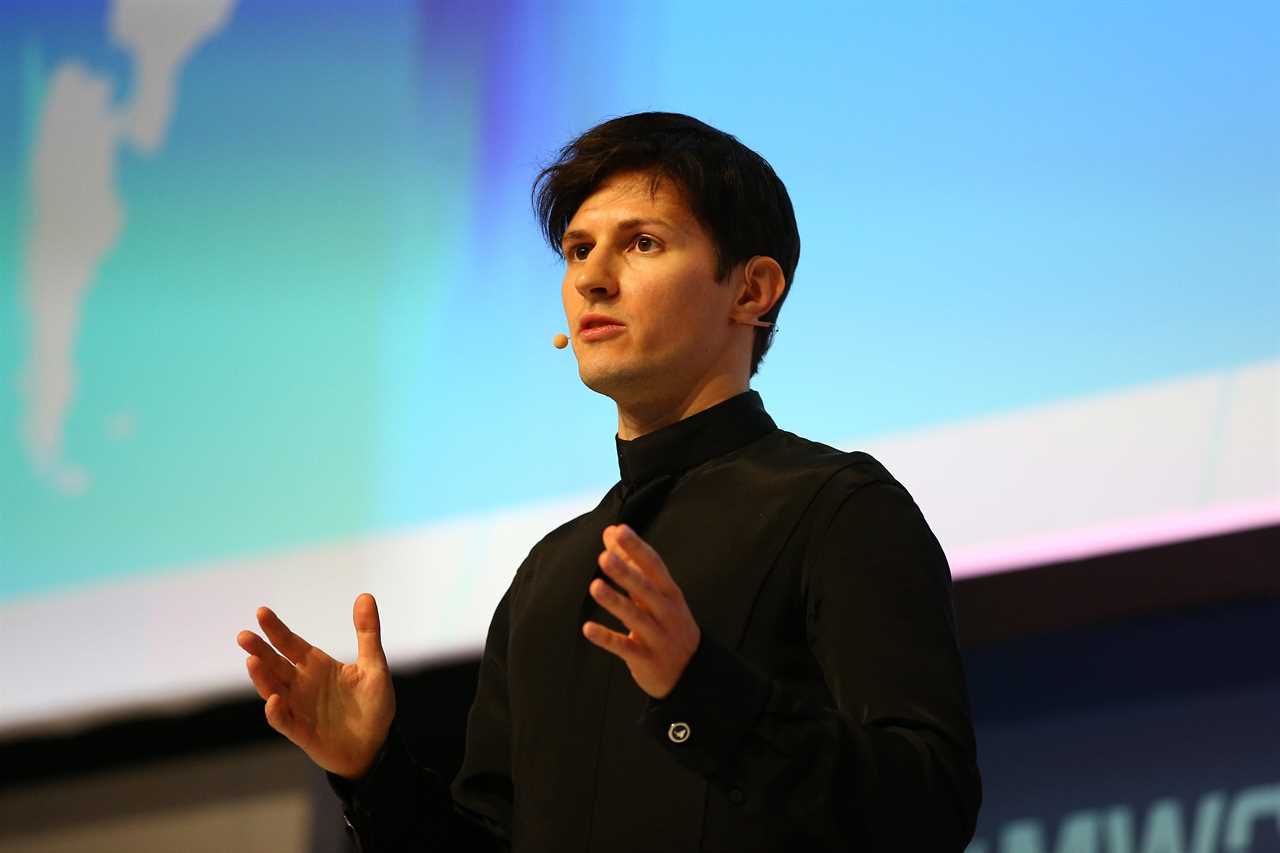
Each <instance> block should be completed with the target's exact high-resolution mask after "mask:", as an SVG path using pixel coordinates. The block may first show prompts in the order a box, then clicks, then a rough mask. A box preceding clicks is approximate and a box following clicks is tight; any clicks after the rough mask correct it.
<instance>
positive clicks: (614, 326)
mask: <svg viewBox="0 0 1280 853" xmlns="http://www.w3.org/2000/svg"><path fill="white" fill-rule="evenodd" d="M625 329H626V325H625V324H624V323H622V322H620V321H618V320H615V319H613V318H612V317H608V316H606V315H604V314H584V315H583V317H582V319H581V320H579V321H578V339H579V340H583V341H601V340H605V339H606V338H612V337H614V336H616V335H620V334H622V332H623V331H624V330H625Z"/></svg>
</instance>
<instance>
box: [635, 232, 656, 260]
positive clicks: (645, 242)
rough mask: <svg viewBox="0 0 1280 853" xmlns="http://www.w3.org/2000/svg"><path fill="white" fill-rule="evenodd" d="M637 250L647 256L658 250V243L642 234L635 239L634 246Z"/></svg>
mask: <svg viewBox="0 0 1280 853" xmlns="http://www.w3.org/2000/svg"><path fill="white" fill-rule="evenodd" d="M633 245H634V246H635V247H636V250H637V251H638V252H640V253H641V254H644V255H647V254H649V253H651V252H653V251H656V250H657V248H658V241H657V240H655V239H653V238H652V237H650V236H649V235H648V234H641V235H640V236H639V237H637V238H636V239H635V242H634V244H633Z"/></svg>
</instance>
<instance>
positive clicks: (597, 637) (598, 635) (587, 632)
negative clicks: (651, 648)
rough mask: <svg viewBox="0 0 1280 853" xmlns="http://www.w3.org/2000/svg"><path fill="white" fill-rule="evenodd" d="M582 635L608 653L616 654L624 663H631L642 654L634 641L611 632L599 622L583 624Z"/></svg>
mask: <svg viewBox="0 0 1280 853" xmlns="http://www.w3.org/2000/svg"><path fill="white" fill-rule="evenodd" d="M582 635H583V636H584V637H586V638H587V639H588V640H590V641H591V642H592V643H594V644H596V645H597V646H599V647H600V648H602V649H604V650H605V651H606V652H610V653H611V654H615V655H617V656H618V657H620V658H622V659H623V660H624V661H630V660H632V659H633V658H635V657H636V656H637V655H638V654H639V653H640V650H639V648H638V647H637V645H636V644H635V642H634V641H632V640H631V639H629V638H627V637H624V636H623V635H621V634H619V633H618V632H617V631H610V630H609V629H608V628H606V627H605V626H603V625H601V624H600V623H599V622H586V623H583V625H582Z"/></svg>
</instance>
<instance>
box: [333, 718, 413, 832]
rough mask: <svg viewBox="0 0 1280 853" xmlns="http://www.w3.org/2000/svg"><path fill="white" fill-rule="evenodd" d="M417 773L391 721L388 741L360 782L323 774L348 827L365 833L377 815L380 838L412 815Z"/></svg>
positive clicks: (397, 729) (384, 743)
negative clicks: (401, 819) (337, 799)
mask: <svg viewBox="0 0 1280 853" xmlns="http://www.w3.org/2000/svg"><path fill="white" fill-rule="evenodd" d="M419 774H420V771H419V769H418V767H417V766H416V765H415V764H414V762H413V758H412V757H411V756H410V755H409V748H408V747H407V746H405V743H404V739H403V738H402V736H401V733H400V728H399V726H398V725H397V724H396V722H395V721H394V720H393V721H392V723H391V728H390V729H389V730H388V731H387V739H386V740H385V741H384V742H383V744H382V748H381V749H379V750H378V754H377V755H376V756H375V757H374V760H373V764H372V765H370V767H369V771H368V772H367V773H365V774H364V775H363V776H361V777H360V778H359V779H347V778H345V777H343V776H339V775H337V774H335V773H329V772H328V771H326V772H325V778H326V779H327V780H328V782H329V787H330V788H332V789H333V792H334V793H335V794H337V795H338V797H339V799H341V800H342V811H343V816H344V817H345V818H346V821H347V826H348V827H349V828H351V829H352V830H354V831H355V832H356V833H358V834H361V835H364V834H365V833H366V832H368V830H369V827H370V824H371V823H372V821H373V818H374V812H375V811H376V812H377V814H378V823H379V827H380V830H381V831H380V834H383V833H385V832H386V831H387V830H391V831H392V832H394V828H392V827H389V826H387V824H388V823H389V822H394V821H395V820H396V818H398V817H408V816H410V815H412V813H413V810H414V804H415V802H416V799H417V793H418V792H417V786H418V784H419V783H420V779H419V778H418V777H419Z"/></svg>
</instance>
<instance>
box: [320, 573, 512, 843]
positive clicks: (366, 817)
mask: <svg viewBox="0 0 1280 853" xmlns="http://www.w3.org/2000/svg"><path fill="white" fill-rule="evenodd" d="M510 594H511V593H510V590H508V592H507V594H506V595H504V596H503V597H502V600H501V601H500V602H499V603H498V607H497V609H496V610H495V611H494V615H493V619H492V621H491V622H490V624H489V634H488V637H487V639H486V640H485V651H484V656H483V657H482V658H481V662H480V680H479V683H478V684H477V686H476V698H475V701H474V702H473V703H472V706H471V712H470V714H469V716H468V718H467V752H466V757H465V759H464V762H463V767H462V770H461V771H460V772H459V773H458V776H457V778H456V779H455V780H454V782H453V784H452V786H450V785H449V784H448V783H447V782H446V781H445V780H444V779H443V778H442V777H441V776H440V775H439V774H438V773H436V772H435V771H433V770H431V769H429V768H427V767H424V766H422V765H421V764H419V762H418V761H417V759H416V758H415V757H414V756H413V755H412V753H411V752H410V750H409V747H408V745H407V744H406V743H405V739H404V736H403V733H402V731H401V725H402V721H401V720H400V719H399V718H398V717H397V719H396V720H395V721H393V722H392V725H391V730H390V732H389V733H388V735H387V740H386V742H385V743H384V744H383V746H382V749H381V750H379V752H378V755H377V757H376V758H375V759H374V763H373V765H372V767H370V769H369V772H368V773H366V774H365V775H364V776H362V777H361V778H360V779H358V780H354V781H353V780H348V779H344V778H343V777H341V776H336V775H334V774H332V773H329V774H326V775H327V777H328V780H329V785H330V787H332V788H333V790H334V792H335V793H336V794H337V795H338V797H339V798H340V799H341V800H342V805H343V814H344V816H345V818H346V821H347V827H348V829H349V830H350V832H351V833H352V835H353V836H354V839H355V842H356V847H357V849H358V850H360V851H361V853H384V851H385V852H386V853H389V851H402V850H414V851H420V850H455V849H456V850H477V851H479V850H494V851H505V850H509V849H510V835H511V829H510V827H511V822H510V821H511V803H512V788H511V773H510V753H509V749H508V748H507V745H508V744H509V743H510V724H509V716H508V712H507V687H506V649H507V635H508V611H507V607H508V605H507V601H508V597H509V596H510Z"/></svg>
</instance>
